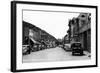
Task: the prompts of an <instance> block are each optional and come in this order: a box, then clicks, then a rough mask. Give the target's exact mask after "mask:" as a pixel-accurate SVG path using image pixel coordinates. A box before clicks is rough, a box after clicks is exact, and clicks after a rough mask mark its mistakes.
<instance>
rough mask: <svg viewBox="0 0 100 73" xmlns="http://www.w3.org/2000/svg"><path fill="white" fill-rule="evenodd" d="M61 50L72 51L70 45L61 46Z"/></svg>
mask: <svg viewBox="0 0 100 73" xmlns="http://www.w3.org/2000/svg"><path fill="white" fill-rule="evenodd" d="M63 49H64V50H65V51H72V49H71V44H70V43H67V44H63Z"/></svg>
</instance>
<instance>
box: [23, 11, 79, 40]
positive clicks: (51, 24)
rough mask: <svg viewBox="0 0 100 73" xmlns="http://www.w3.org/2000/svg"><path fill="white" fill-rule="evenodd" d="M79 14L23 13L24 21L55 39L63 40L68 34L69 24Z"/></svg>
mask: <svg viewBox="0 0 100 73" xmlns="http://www.w3.org/2000/svg"><path fill="white" fill-rule="evenodd" d="M78 15H79V13H69V12H44V11H28V10H27V11H23V20H24V21H26V22H29V23H31V24H34V25H35V26H37V27H39V28H41V29H43V30H45V31H46V32H48V33H49V34H51V35H53V36H54V37H55V38H57V39H58V38H63V37H64V36H65V35H66V34H67V30H68V28H69V27H68V22H69V20H70V19H72V18H73V17H78Z"/></svg>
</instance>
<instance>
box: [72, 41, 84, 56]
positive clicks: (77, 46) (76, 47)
mask: <svg viewBox="0 0 100 73" xmlns="http://www.w3.org/2000/svg"><path fill="white" fill-rule="evenodd" d="M71 49H72V55H76V56H82V55H84V54H83V48H82V45H81V43H80V42H74V43H72V44H71Z"/></svg>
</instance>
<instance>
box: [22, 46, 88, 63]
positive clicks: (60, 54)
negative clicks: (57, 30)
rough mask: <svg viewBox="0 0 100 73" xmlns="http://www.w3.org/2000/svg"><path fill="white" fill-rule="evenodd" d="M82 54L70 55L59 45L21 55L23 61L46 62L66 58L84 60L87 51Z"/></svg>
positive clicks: (86, 56) (86, 57) (64, 59)
mask: <svg viewBox="0 0 100 73" xmlns="http://www.w3.org/2000/svg"><path fill="white" fill-rule="evenodd" d="M84 54H85V55H84V56H72V54H71V52H66V51H65V50H63V49H62V48H60V47H56V48H50V49H45V50H41V51H37V52H31V54H28V55H24V56H23V63H29V62H47V61H68V60H86V59H90V58H89V57H88V55H89V53H88V52H85V51H84Z"/></svg>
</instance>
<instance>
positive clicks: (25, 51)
mask: <svg viewBox="0 0 100 73" xmlns="http://www.w3.org/2000/svg"><path fill="white" fill-rule="evenodd" d="M30 51H31V50H30V47H29V45H23V46H22V53H23V55H26V54H30Z"/></svg>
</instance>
